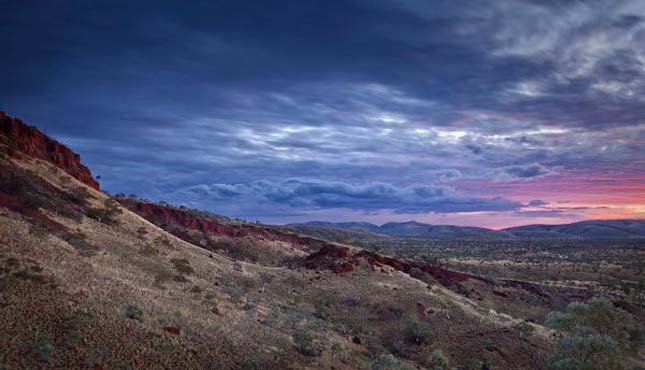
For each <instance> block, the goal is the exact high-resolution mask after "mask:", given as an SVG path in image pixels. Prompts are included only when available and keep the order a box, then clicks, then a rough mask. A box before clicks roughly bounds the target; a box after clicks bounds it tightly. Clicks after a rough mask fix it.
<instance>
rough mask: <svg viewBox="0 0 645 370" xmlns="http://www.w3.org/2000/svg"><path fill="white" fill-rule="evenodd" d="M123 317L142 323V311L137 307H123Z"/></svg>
mask: <svg viewBox="0 0 645 370" xmlns="http://www.w3.org/2000/svg"><path fill="white" fill-rule="evenodd" d="M125 316H126V317H127V318H128V319H131V320H136V321H142V320H143V310H142V309H141V308H140V307H139V306H135V305H131V304H129V305H127V306H125Z"/></svg>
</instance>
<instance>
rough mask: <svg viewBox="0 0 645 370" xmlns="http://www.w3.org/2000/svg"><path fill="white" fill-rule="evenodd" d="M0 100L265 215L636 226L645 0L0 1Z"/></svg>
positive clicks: (192, 195)
mask: <svg viewBox="0 0 645 370" xmlns="http://www.w3.org/2000/svg"><path fill="white" fill-rule="evenodd" d="M0 45H2V49H1V51H0V83H1V85H2V88H1V89H0V109H1V110H4V111H6V112H7V113H8V114H10V115H13V116H16V117H19V118H22V119H24V120H25V121H27V122H29V123H31V124H34V125H36V126H38V127H39V128H41V129H43V130H44V131H45V132H46V133H48V134H49V135H51V136H53V137H55V138H56V139H58V140H60V141H62V142H64V143H65V144H67V145H69V146H71V147H72V148H73V149H74V150H75V151H77V152H78V153H80V154H81V157H82V160H83V162H84V163H86V164H87V165H88V166H89V167H90V168H91V169H92V170H93V173H94V174H98V175H100V176H101V185H102V188H104V189H106V190H107V191H109V192H111V193H119V192H123V193H126V194H130V193H133V194H136V195H138V196H140V197H144V198H148V199H152V200H164V201H168V202H171V203H175V204H184V205H187V206H190V207H195V208H200V209H205V210H209V211H212V212H215V213H219V214H223V215H228V216H232V217H241V218H245V219H251V220H260V221H263V222H267V223H289V222H305V221H311V220H324V221H369V222H373V223H377V224H381V223H385V222H391V221H408V220H417V221H420V222H427V223H433V224H456V225H476V226H485V227H493V228H502V227H508V226H515V225H523V224H533V223H567V222H573V221H578V220H582V219H601V218H645V0H622V1H621V0H617V1H605V0H598V1H596V0H588V1H582V0H577V1H574V0H571V1H555V0H533V1H518V0H494V1H493V0H490V1H482V0H476V1H475V0H473V1H467V0H464V1H451V0H450V1H442V0H433V1H427V0H372V1H365V0H347V1H335V0H320V1H314V0H299V1H290V2H286V1H270V2H269V1H259V0H258V1H245V0H232V1H226V0H224V1H191V2H180V1H163V0H155V1H136V2H131V1H73V0H70V1H64V2H56V1H30V0H24V1H11V0H0Z"/></svg>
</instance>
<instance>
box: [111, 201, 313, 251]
mask: <svg viewBox="0 0 645 370" xmlns="http://www.w3.org/2000/svg"><path fill="white" fill-rule="evenodd" d="M119 201H120V203H121V204H122V205H123V206H125V207H127V208H128V209H130V210H131V211H133V212H135V213H137V214H138V215H139V216H141V217H143V218H145V219H146V220H148V221H150V222H152V223H154V224H155V225H157V226H160V227H162V228H163V227H164V226H173V225H178V226H181V227H183V228H186V229H190V230H197V231H201V232H203V233H205V234H214V235H218V236H226V237H230V238H244V237H256V238H261V239H264V240H271V241H280V242H286V243H290V244H292V245H296V246H302V247H304V246H310V245H311V244H312V243H320V241H318V240H317V239H313V238H309V237H306V236H301V235H297V234H293V233H289V232H286V231H282V230H279V229H277V228H272V227H269V226H264V225H251V224H237V223H227V222H224V221H219V220H217V219H216V218H214V217H207V216H203V215H200V214H198V213H196V212H194V211H191V210H183V209H180V208H176V207H172V206H166V205H161V204H156V203H151V202H144V201H139V200H137V199H132V198H127V199H123V200H119ZM176 236H178V237H180V238H182V235H179V234H176ZM182 239H184V238H182Z"/></svg>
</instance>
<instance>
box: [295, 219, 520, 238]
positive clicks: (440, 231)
mask: <svg viewBox="0 0 645 370" xmlns="http://www.w3.org/2000/svg"><path fill="white" fill-rule="evenodd" d="M287 226H288V227H289V228H291V229H294V230H297V231H298V232H300V233H303V234H308V235H312V236H316V237H324V238H325V239H330V238H329V236H339V235H345V234H348V233H349V234H348V235H350V236H351V238H353V239H372V240H373V239H382V238H387V237H404V238H429V239H473V240H495V239H513V238H515V236H514V235H512V234H510V233H507V232H504V231H497V230H492V229H486V228H483V227H467V226H453V225H428V224H424V223H420V222H416V221H409V222H389V223H386V224H384V225H382V226H377V225H374V224H370V223H366V222H342V223H331V222H308V223H303V224H290V225H287ZM325 235H327V237H326V236H325ZM330 240H336V239H333V238H332V239H330ZM345 240H348V239H345Z"/></svg>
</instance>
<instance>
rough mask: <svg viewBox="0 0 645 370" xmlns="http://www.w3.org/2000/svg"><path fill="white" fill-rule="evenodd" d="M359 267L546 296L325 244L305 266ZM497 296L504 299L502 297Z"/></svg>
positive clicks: (455, 285)
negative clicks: (512, 289)
mask: <svg viewBox="0 0 645 370" xmlns="http://www.w3.org/2000/svg"><path fill="white" fill-rule="evenodd" d="M359 265H363V266H365V265H368V266H375V267H383V266H389V267H391V268H393V269H394V270H397V271H401V272H403V273H406V274H409V275H410V276H412V277H415V278H418V277H417V274H419V272H422V273H426V274H428V275H429V276H431V277H432V278H433V279H435V280H436V281H438V282H439V283H440V284H441V285H443V286H445V287H447V288H450V289H453V290H456V291H458V292H463V291H464V289H465V288H464V287H463V285H462V283H464V282H466V281H468V280H470V281H477V282H479V283H480V284H483V285H484V286H488V287H490V288H492V289H494V288H501V287H504V288H518V289H521V290H524V291H526V292H529V293H531V294H533V295H535V296H539V297H548V294H546V293H545V292H544V291H543V289H542V288H541V287H540V286H538V285H537V284H534V283H530V282H525V281H517V280H510V279H500V280H493V279H489V278H486V277H483V276H480V275H476V274H471V273H466V272H460V271H454V270H450V269H447V268H444V267H442V266H439V265H435V264H431V263H428V262H424V261H417V260H404V259H398V258H394V257H389V256H385V255H382V254H378V253H375V252H372V251H368V250H355V251H353V250H352V249H350V248H348V247H344V246H340V245H331V244H329V245H325V246H323V247H322V248H321V249H320V250H318V251H317V252H315V253H312V254H310V255H309V257H308V258H307V261H306V263H305V266H306V267H308V268H310V269H314V270H331V271H334V272H336V273H343V272H351V271H353V270H354V268H355V267H356V266H359ZM415 270H416V272H415ZM497 295H498V296H502V297H504V295H500V294H497ZM506 296H507V295H506Z"/></svg>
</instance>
